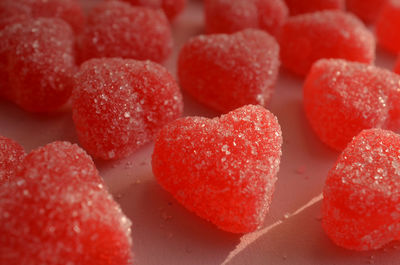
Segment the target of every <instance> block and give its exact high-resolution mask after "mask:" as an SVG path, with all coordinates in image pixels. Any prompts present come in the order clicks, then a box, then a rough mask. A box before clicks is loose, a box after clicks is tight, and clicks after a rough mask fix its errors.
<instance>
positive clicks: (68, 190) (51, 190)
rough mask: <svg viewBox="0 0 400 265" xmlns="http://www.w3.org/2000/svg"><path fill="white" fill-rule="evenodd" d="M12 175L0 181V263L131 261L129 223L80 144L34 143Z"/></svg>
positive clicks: (77, 264)
mask: <svg viewBox="0 0 400 265" xmlns="http://www.w3.org/2000/svg"><path fill="white" fill-rule="evenodd" d="M16 176H17V177H16V178H15V179H14V180H13V181H10V182H9V183H7V184H5V186H3V187H0V233H1V235H2V236H1V237H0V245H1V246H2V247H1V248H0V263H1V264H9V265H18V264H31V265H41V264H46V265H53V264H54V265H56V264H75V265H87V264H97V265H102V264H104V265H106V264H107V265H110V264H113V265H127V264H132V253H131V245H132V242H131V235H130V234H131V231H130V226H131V223H130V221H129V219H128V218H127V217H126V216H125V215H124V214H123V213H122V211H121V209H120V207H119V205H118V204H117V203H116V202H115V201H114V200H113V199H112V196H111V195H110V194H109V193H108V191H107V189H106V188H105V187H104V183H103V181H102V179H101V177H100V176H99V175H98V172H97V170H96V168H95V166H94V163H93V161H92V159H91V158H90V157H89V156H88V155H87V154H86V153H85V152H84V151H83V150H82V149H81V148H79V147H78V146H77V145H72V144H70V143H67V142H54V143H51V144H48V145H46V146H44V147H41V148H38V149H36V150H34V151H32V152H31V153H30V154H28V155H27V156H26V158H25V159H24V161H23V163H22V167H21V168H20V169H19V170H18V171H17V174H16Z"/></svg>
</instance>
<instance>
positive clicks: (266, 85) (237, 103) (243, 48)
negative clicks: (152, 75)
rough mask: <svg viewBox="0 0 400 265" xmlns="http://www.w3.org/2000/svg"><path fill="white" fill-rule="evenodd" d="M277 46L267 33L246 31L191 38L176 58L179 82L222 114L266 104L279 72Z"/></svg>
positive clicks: (198, 98) (253, 30)
mask: <svg viewBox="0 0 400 265" xmlns="http://www.w3.org/2000/svg"><path fill="white" fill-rule="evenodd" d="M279 64H280V63H279V45H278V43H277V42H276V41H275V39H274V38H273V37H272V36H270V35H269V34H268V33H266V32H263V31H261V30H255V29H248V30H244V31H240V32H237V33H234V34H231V35H227V34H215V35H201V36H197V37H194V38H192V39H190V40H189V41H188V42H187V43H186V44H185V45H184V46H183V48H182V50H181V51H180V54H179V59H178V76H179V82H180V85H181V86H182V88H183V89H185V90H186V91H188V92H189V93H190V94H191V95H192V96H193V97H195V98H196V99H197V100H198V101H200V102H201V103H203V104H205V105H207V106H210V107H212V108H214V109H216V110H219V111H222V112H228V111H231V110H234V109H236V108H238V107H241V106H243V105H246V104H260V105H263V106H265V105H267V103H268V102H269V100H270V98H271V96H272V93H273V90H274V87H275V83H276V79H277V77H278V70H279Z"/></svg>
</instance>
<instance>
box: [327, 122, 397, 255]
mask: <svg viewBox="0 0 400 265" xmlns="http://www.w3.org/2000/svg"><path fill="white" fill-rule="evenodd" d="M399 195H400V136H399V135H398V134H395V133H393V132H391V131H386V130H381V129H369V130H364V131H362V132H361V133H360V134H359V135H358V136H356V137H354V139H353V141H352V142H350V143H349V145H348V146H347V147H346V149H345V150H344V151H343V153H342V154H341V155H340V156H339V159H338V160H337V162H336V165H335V166H334V167H333V168H332V169H331V171H330V172H329V174H328V178H327V180H326V183H325V187H324V200H323V219H322V226H323V228H324V230H325V232H326V233H327V234H328V236H329V237H330V238H331V239H332V240H333V241H334V242H335V243H336V244H337V245H339V246H342V247H345V248H349V249H355V250H370V249H377V248H380V247H382V246H383V245H384V244H386V243H388V242H390V241H393V240H398V239H399V238H400V237H399V234H400V196H399Z"/></svg>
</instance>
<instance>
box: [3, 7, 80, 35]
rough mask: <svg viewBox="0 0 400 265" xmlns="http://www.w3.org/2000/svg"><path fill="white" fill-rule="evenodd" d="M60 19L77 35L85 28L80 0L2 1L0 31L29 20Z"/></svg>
mask: <svg viewBox="0 0 400 265" xmlns="http://www.w3.org/2000/svg"><path fill="white" fill-rule="evenodd" d="M39 17H47V18H60V19H63V20H64V21H66V22H67V23H68V24H69V25H70V26H71V27H72V29H73V30H74V31H75V33H80V32H81V31H82V29H83V27H84V22H85V17H84V14H83V10H82V7H81V5H80V2H79V0H1V2H0V29H2V28H4V27H5V26H6V25H9V24H13V23H15V22H21V21H23V20H25V19H27V18H39Z"/></svg>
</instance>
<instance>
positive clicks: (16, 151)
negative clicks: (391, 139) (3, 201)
mask: <svg viewBox="0 0 400 265" xmlns="http://www.w3.org/2000/svg"><path fill="white" fill-rule="evenodd" d="M24 157H25V151H24V148H22V146H21V145H20V144H18V143H17V142H15V141H13V140H11V139H9V138H7V137H4V136H1V135H0V185H1V184H2V183H5V182H8V181H9V179H10V178H14V177H15V171H16V170H17V167H18V166H19V164H20V163H21V162H22V160H23V159H24Z"/></svg>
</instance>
